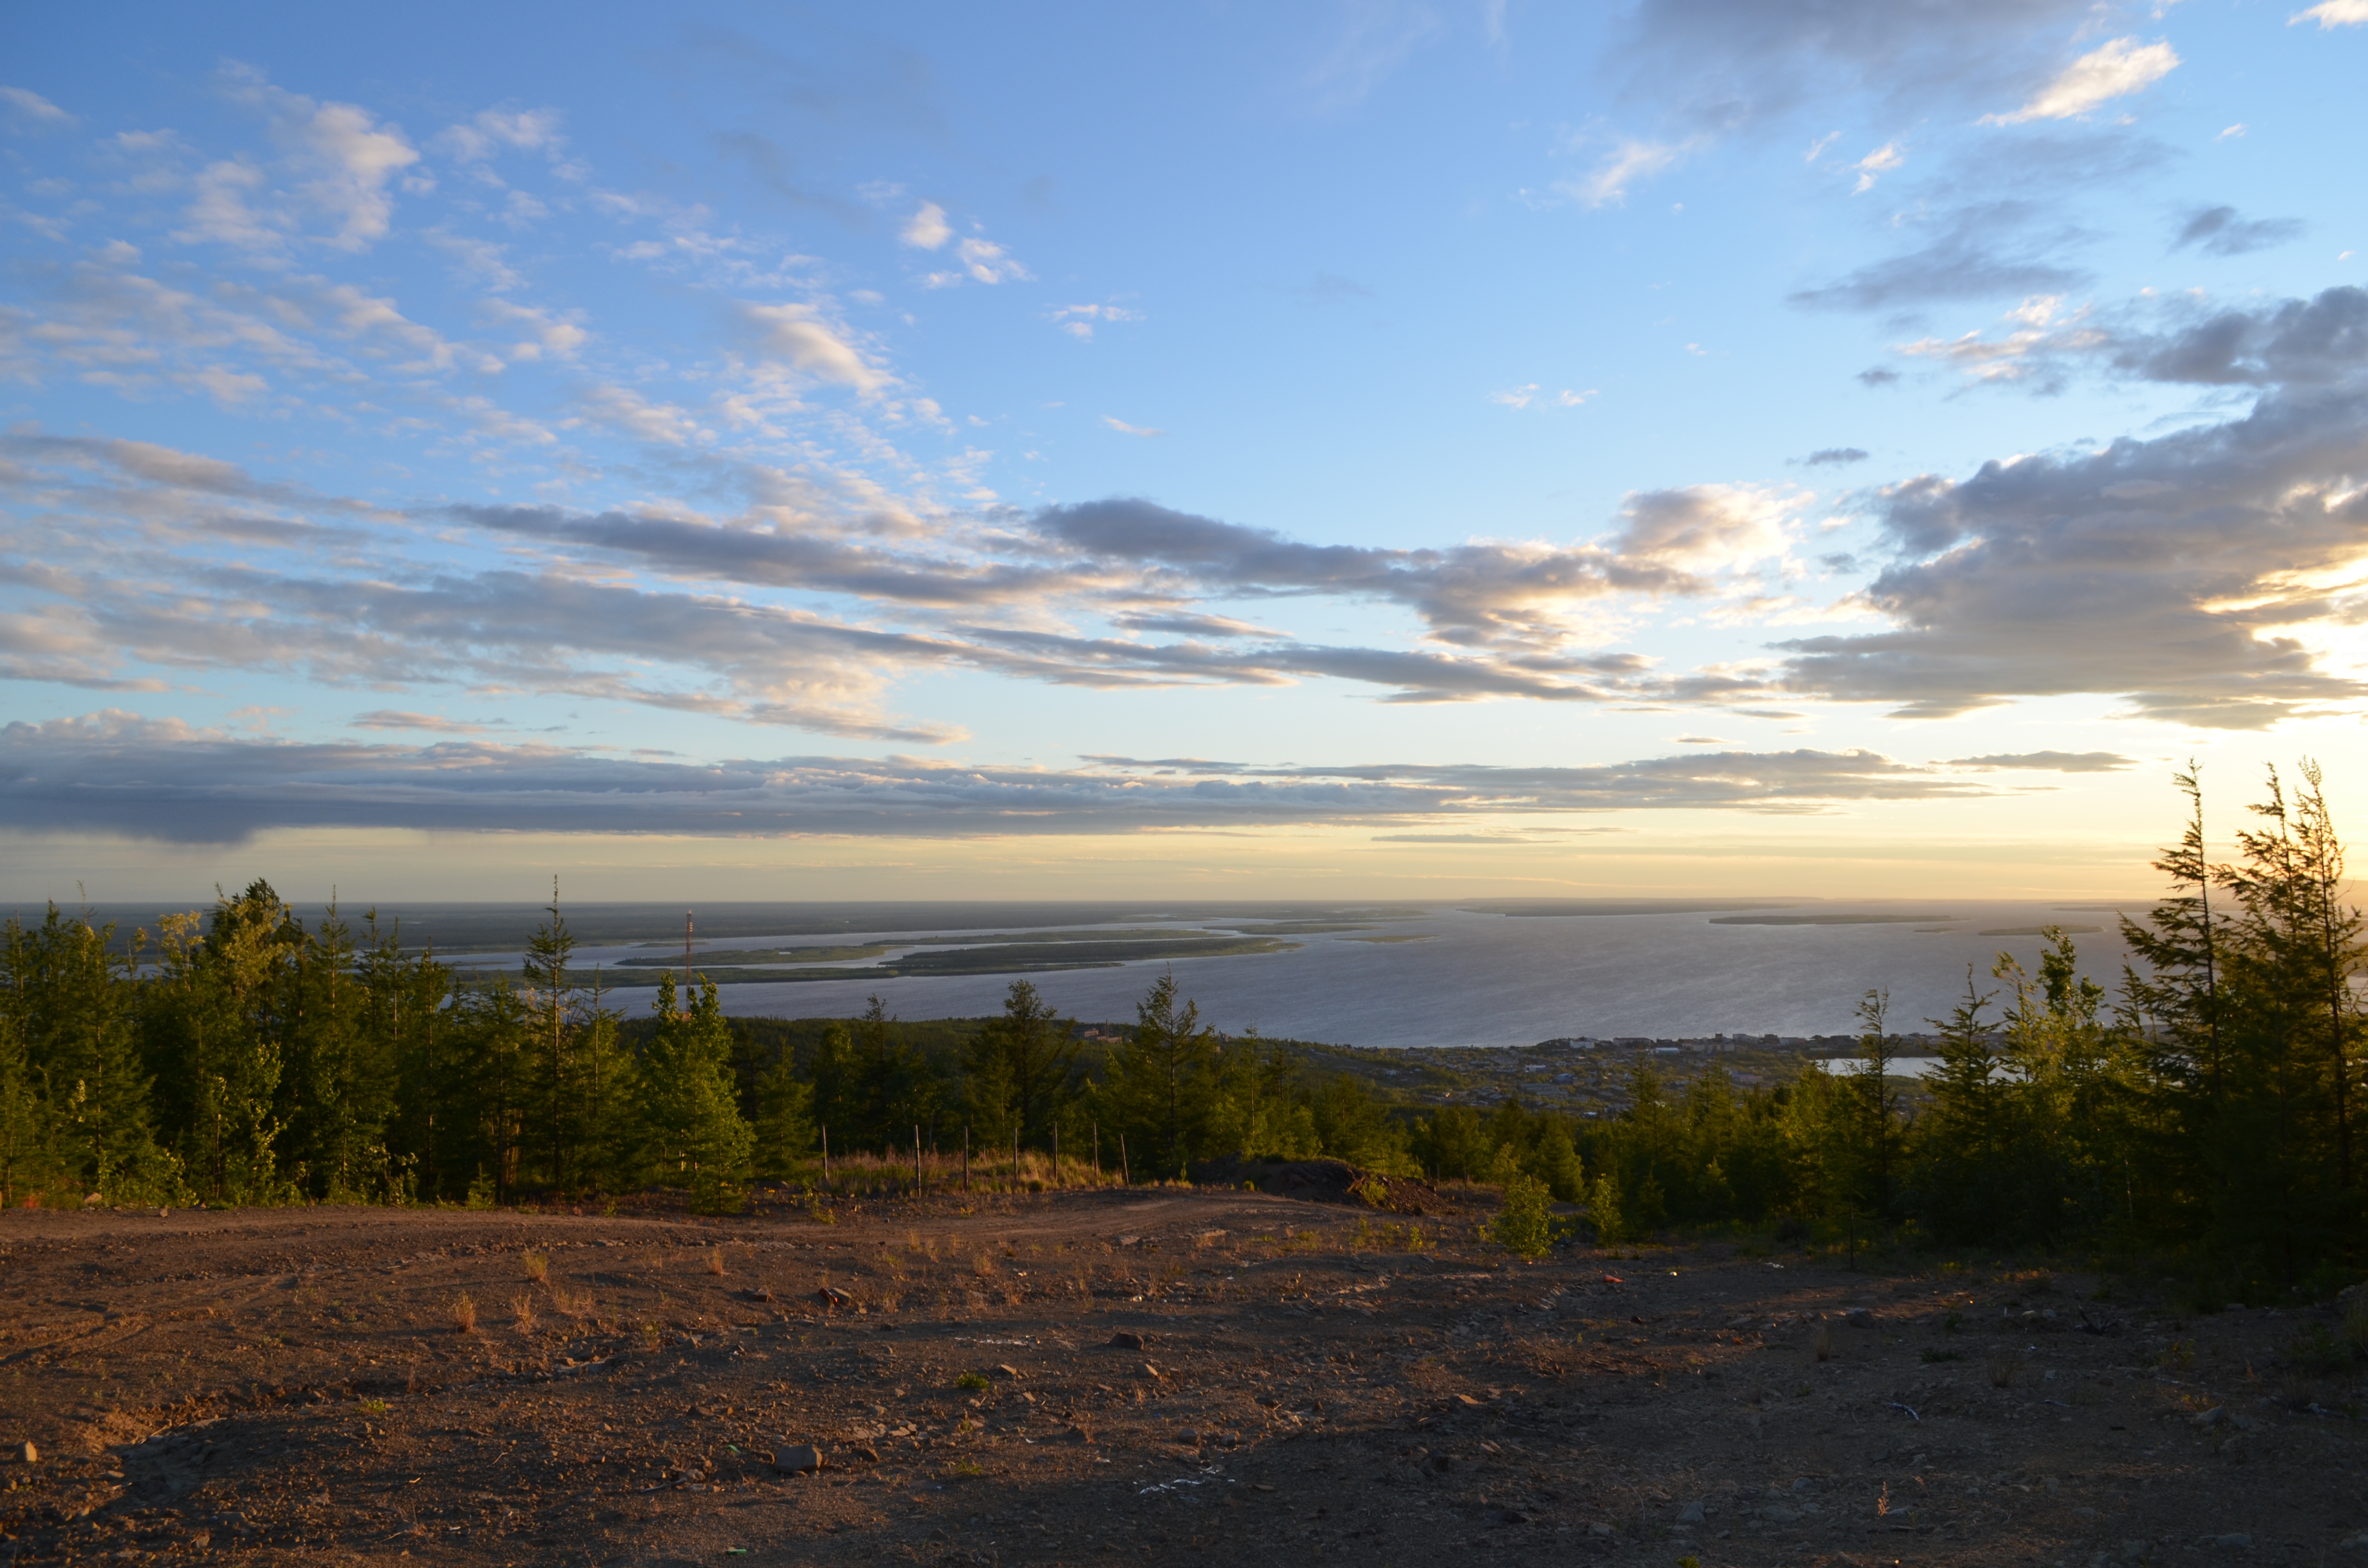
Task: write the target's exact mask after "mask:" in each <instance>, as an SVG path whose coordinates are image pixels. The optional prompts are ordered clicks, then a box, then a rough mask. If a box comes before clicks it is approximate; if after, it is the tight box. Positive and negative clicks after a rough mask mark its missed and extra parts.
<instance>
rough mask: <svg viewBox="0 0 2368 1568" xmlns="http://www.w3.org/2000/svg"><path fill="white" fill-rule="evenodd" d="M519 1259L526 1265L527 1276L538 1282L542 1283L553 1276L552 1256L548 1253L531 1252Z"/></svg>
mask: <svg viewBox="0 0 2368 1568" xmlns="http://www.w3.org/2000/svg"><path fill="white" fill-rule="evenodd" d="M519 1261H521V1262H523V1263H524V1264H525V1265H526V1277H527V1278H529V1279H531V1280H533V1281H534V1282H535V1283H536V1284H538V1285H540V1284H542V1283H543V1282H544V1281H545V1280H547V1279H549V1278H551V1258H550V1257H549V1256H547V1255H546V1254H543V1253H539V1252H530V1253H528V1254H527V1255H526V1256H525V1257H523V1258H522V1259H520V1260H519Z"/></svg>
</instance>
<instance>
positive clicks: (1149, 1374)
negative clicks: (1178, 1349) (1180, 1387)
mask: <svg viewBox="0 0 2368 1568" xmlns="http://www.w3.org/2000/svg"><path fill="white" fill-rule="evenodd" d="M1143 1375H1144V1377H1146V1378H1149V1379H1150V1380H1151V1381H1153V1382H1155V1383H1157V1382H1165V1381H1167V1373H1165V1372H1163V1371H1161V1370H1160V1369H1158V1368H1156V1367H1155V1366H1153V1365H1152V1364H1151V1363H1150V1362H1148V1361H1145V1362H1144V1364H1143Z"/></svg>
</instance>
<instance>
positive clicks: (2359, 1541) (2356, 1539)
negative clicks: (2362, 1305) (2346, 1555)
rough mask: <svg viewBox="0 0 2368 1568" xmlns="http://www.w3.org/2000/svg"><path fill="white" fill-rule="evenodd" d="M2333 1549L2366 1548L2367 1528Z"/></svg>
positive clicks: (2348, 1293) (2350, 1549)
mask: <svg viewBox="0 0 2368 1568" xmlns="http://www.w3.org/2000/svg"><path fill="white" fill-rule="evenodd" d="M2358 1289H2360V1287H2359V1286H2357V1285H2354V1286H2353V1287H2351V1290H2358ZM2351 1290H2346V1291H2344V1292H2343V1295H2345V1296H2348V1295H2350V1294H2351ZM2336 1299H2337V1300H2338V1301H2340V1300H2342V1297H2341V1296H2339V1297H2337V1298H2336ZM2335 1550H2336V1551H2362V1550H2368V1530H2362V1531H2361V1532H2360V1533H2359V1534H2358V1535H2355V1536H2353V1537H2352V1538H2351V1540H2344V1541H2338V1542H2337V1543H2336V1547H2335Z"/></svg>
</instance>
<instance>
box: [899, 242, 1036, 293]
mask: <svg viewBox="0 0 2368 1568" xmlns="http://www.w3.org/2000/svg"><path fill="white" fill-rule="evenodd" d="M954 255H955V256H957V257H958V258H959V259H960V260H961V262H962V269H961V270H960V271H958V272H932V273H930V274H928V276H927V277H925V278H922V279H921V282H922V283H923V284H924V285H925V286H927V287H928V288H931V289H945V288H950V287H951V286H952V285H954V284H956V283H959V282H961V281H962V279H963V278H972V279H973V280H975V281H977V282H980V283H1011V282H1019V281H1023V280H1025V279H1027V278H1030V277H1032V276H1033V274H1031V273H1030V271H1029V270H1028V269H1027V268H1026V267H1022V266H1020V265H1019V262H1017V261H1015V260H1013V259H1012V258H1011V257H1010V256H1008V255H1006V254H1005V252H1004V249H1003V247H1002V246H1001V245H999V244H996V243H995V242H994V241H992V240H982V239H979V238H977V237H976V236H973V237H971V238H969V239H965V240H963V241H962V242H961V243H960V244H956V245H955V246H954Z"/></svg>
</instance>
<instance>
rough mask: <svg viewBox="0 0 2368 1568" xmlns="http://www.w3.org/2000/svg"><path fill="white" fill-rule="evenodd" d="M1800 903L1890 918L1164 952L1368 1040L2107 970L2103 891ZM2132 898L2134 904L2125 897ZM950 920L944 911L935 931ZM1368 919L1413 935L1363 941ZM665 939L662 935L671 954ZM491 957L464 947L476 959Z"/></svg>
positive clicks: (647, 957) (1442, 925)
mask: <svg viewBox="0 0 2368 1568" xmlns="http://www.w3.org/2000/svg"><path fill="white" fill-rule="evenodd" d="M786 907H787V906H785V908H786ZM1796 907H1797V906H1796ZM1025 909H1026V906H1017V907H1008V908H1006V909H1003V910H1000V911H998V912H997V914H998V918H997V920H996V923H995V924H994V926H992V927H991V929H992V930H995V931H998V932H1016V931H1023V930H1026V929H1028V928H1030V924H1031V922H1030V921H1029V920H1028V919H1027V918H1026V917H1025V915H1024V911H1025ZM1816 909H1817V912H1818V913H1817V918H1818V919H1820V920H1831V919H1833V918H1834V917H1835V915H1836V914H1837V913H1838V912H1839V913H1841V914H1844V915H1848V914H1852V913H1863V914H1867V915H1884V916H1887V919H1886V920H1885V921H1884V923H1881V924H1817V925H1808V924H1793V925H1763V924H1731V923H1726V922H1732V921H1734V920H1735V919H1736V918H1737V916H1736V915H1734V914H1733V913H1718V912H1694V913H1686V914H1618V915H1503V914H1483V913H1474V912H1472V911H1469V910H1465V909H1458V908H1455V907H1453V906H1452V905H1446V904H1441V905H1439V906H1437V907H1429V908H1415V909H1410V910H1409V909H1403V908H1402V909H1400V910H1398V911H1396V912H1395V913H1394V917H1393V918H1390V919H1387V920H1385V921H1383V922H1380V923H1377V924H1376V925H1375V926H1372V928H1370V929H1367V930H1361V931H1348V932H1333V933H1322V934H1315V935H1307V936H1299V937H1293V938H1292V939H1294V940H1296V941H1298V942H1299V943H1300V944H1301V946H1300V947H1299V948H1297V949H1295V950H1293V951H1290V952H1284V953H1274V954H1266V955H1259V956H1255V957H1235V958H1208V959H1191V960H1174V961H1173V964H1172V967H1173V969H1174V970H1175V972H1176V977H1177V980H1178V983H1179V984H1180V986H1181V988H1182V991H1183V993H1184V994H1185V995H1187V996H1188V997H1190V998H1191V999H1192V1000H1194V1001H1196V1002H1198V1003H1199V1005H1200V1007H1201V1016H1202V1017H1203V1018H1204V1019H1205V1020H1206V1021H1208V1022H1209V1023H1211V1024H1212V1025H1214V1026H1215V1027H1217V1028H1221V1029H1225V1030H1228V1031H1231V1032H1235V1033H1238V1032H1241V1031H1243V1030H1245V1029H1248V1028H1256V1029H1258V1030H1260V1031H1261V1032H1263V1033H1266V1034H1268V1035H1271V1036H1279V1037H1282V1038H1288V1039H1296V1040H1324V1041H1329V1042H1333V1043H1338V1044H1352V1045H1378V1046H1443V1045H1526V1044H1530V1043H1532V1042H1534V1041H1537V1040H1547V1039H1554V1038H1557V1037H1564V1036H1586V1037H1594V1038H1611V1037H1618V1036H1623V1035H1632V1036H1633V1035H1645V1036H1653V1037H1656V1038H1661V1039H1671V1038H1678V1037H1698V1036H1706V1035H1713V1034H1729V1035H1733V1034H1780V1035H1816V1034H1844V1033H1850V1032H1854V1030H1855V1028H1856V1025H1855V1021H1854V1016H1853V1009H1854V1007H1855V1006H1856V1004H1857V1003H1858V1001H1859V999H1860V997H1861V995H1863V994H1865V993H1866V992H1867V991H1868V990H1869V989H1870V988H1875V987H1888V988H1889V991H1890V994H1891V1027H1892V1028H1894V1029H1896V1030H1899V1031H1903V1032H1912V1031H1915V1030H1918V1029H1921V1028H1924V1027H1925V1020H1926V1019H1928V1018H1937V1017H1941V1016H1942V1015H1943V1014H1944V1013H1945V1012H1946V1011H1947V1010H1948V1009H1949V1008H1950V1007H1951V1006H1953V1005H1954V1004H1955V1003H1956V1002H1957V1001H1959V1000H1960V999H1961V998H1962V997H1963V996H1964V990H1965V983H1966V971H1967V968H1968V966H1971V967H1972V969H1973V971H1974V976H1975V981H1976V983H1978V984H1979V985H1980V987H1981V988H1982V989H1983V990H1986V991H1987V990H1993V989H1996V988H1997V982H1995V981H1993V980H1992V979H1991V978H1990V969H1991V966H1992V964H1993V962H1994V960H1996V959H1997V957H1998V954H1999V953H2000V952H2002V951H2003V952H2007V953H2011V954H2012V955H2014V957H2015V958H2017V959H2018V960H2021V962H2022V964H2023V965H2024V966H2025V968H2026V969H2029V970H2031V971H2033V972H2034V973H2035V972H2036V971H2037V968H2038V959H2039V953H2040V949H2041V948H2042V946H2043V942H2042V939H2041V938H2040V937H2038V936H2037V935H2035V934H2032V935H2023V934H2020V933H2021V932H2026V931H2030V930H2032V928H2035V927H2038V926H2044V925H2049V924H2056V925H2061V926H2065V927H2066V928H2077V927H2080V926H2089V927H2096V928H2097V929H2094V930H2091V931H2088V932H2078V933H2077V934H2076V935H2075V937H2074V939H2075V941H2076V942H2077V943H2078V947H2079V954H2080V965H2081V969H2082V970H2083V971H2085V972H2086V973H2088V974H2089V975H2091V976H2093V977H2095V978H2096V979H2098V980H2100V981H2101V982H2103V983H2105V984H2106V985H2108V986H2109V987H2112V988H2115V989H2118V987H2119V984H2120V977H2121V967H2122V961H2123V947H2122V943H2121V940H2120V937H2119V936H2118V934H2117V931H2116V920H2115V917H2114V914H2113V912H2112V911H2111V910H2109V909H2100V908H2097V907H2094V906H2087V907H2079V906H2066V905H2062V904H2045V903H1991V902H1975V901H1952V900H1924V901H1919V902H1918V903H1913V904H1906V905H1900V904H1868V905H1863V906H1861V905H1848V906H1827V905H1818V906H1816ZM1343 912H1344V913H1346V910H1345V908H1344V911H1343ZM1057 913H1058V914H1068V915H1074V914H1075V913H1076V912H1075V911H1062V912H1057ZM1130 913H1131V918H1132V919H1133V920H1148V919H1157V918H1159V917H1160V916H1161V915H1162V914H1163V913H1166V912H1163V911H1162V910H1160V909H1159V908H1158V907H1157V906H1150V905H1146V906H1143V907H1141V908H1140V909H1139V910H1136V911H1133V912H1130ZM1177 913H1178V914H1181V913H1182V912H1177ZM1291 913H1292V915H1295V916H1299V917H1302V918H1304V917H1305V916H1306V915H1309V914H1311V913H1312V911H1311V910H1310V909H1309V906H1306V905H1300V906H1297V907H1296V908H1294V909H1293V910H1292V912H1291ZM2131 913H2133V914H2135V913H2138V909H2137V906H2135V905H2133V906H2132V908H2131ZM1769 914H1770V915H1780V914H1781V912H1769ZM1903 915H1907V916H1916V917H1921V916H1943V917H1946V918H1945V919H1936V920H1924V919H1920V918H1918V919H1905V920H1903V919H1902V918H1900V917H1901V916H1903ZM1188 917H1189V918H1190V919H1191V920H1192V921H1193V923H1194V924H1197V925H1201V926H1206V927H1209V928H1212V929H1215V928H1222V927H1223V926H1224V925H1225V924H1226V922H1225V921H1224V920H1222V919H1211V918H1208V917H1207V915H1205V913H1202V912H1193V913H1192V914H1190V915H1189V916H1188ZM1757 917H1758V916H1750V915H1747V916H1745V918H1757ZM1782 917H1788V918H1789V917H1794V916H1791V915H1783V916H1782ZM677 919H678V917H677ZM1037 924H1039V925H1040V927H1042V926H1053V925H1058V926H1061V928H1063V929H1069V930H1075V929H1077V928H1079V927H1078V926H1077V924H1076V922H1075V921H1074V920H1061V919H1057V918H1053V919H1047V920H1044V921H1042V922H1040V923H1037ZM964 925H967V922H965V923H964ZM782 926H783V930H784V932H788V931H794V930H795V929H796V928H797V923H795V922H791V921H787V920H785V921H783V922H782ZM741 929H742V931H743V932H745V933H746V934H735V935H734V937H732V938H731V939H730V940H729V941H728V942H722V943H719V945H721V946H728V947H731V948H734V949H746V948H755V947H762V946H764V945H765V941H766V937H765V936H764V935H763V934H761V933H757V932H755V931H753V930H750V928H749V923H748V922H746V921H744V922H743V925H742V927H741ZM808 929H809V930H811V927H808ZM962 929H963V926H946V927H941V928H939V933H937V934H951V933H958V932H960V931H961V930H962ZM973 929H975V927H973ZM1985 933H1993V934H1988V935H1986V934H1985ZM871 934H872V933H868V932H865V931H863V930H860V929H845V928H843V927H842V928H840V929H838V930H835V931H834V932H833V934H832V935H831V936H830V937H828V938H827V939H828V940H831V941H834V942H858V941H861V940H864V939H865V938H866V937H867V936H870V935H871ZM922 934H930V933H924V932H921V931H918V930H916V926H915V925H914V924H913V923H912V922H911V920H910V919H909V916H908V917H907V918H905V919H900V920H898V921H897V922H895V923H894V925H893V926H892V927H891V928H889V929H886V930H883V931H881V932H879V933H878V935H880V936H882V937H884V938H885V939H888V940H892V941H894V940H903V941H910V940H911V939H912V938H913V937H915V936H916V935H922ZM1370 937H1399V938H1405V937H1414V938H1417V939H1416V940H1394V941H1387V942H1377V941H1372V940H1366V939H1360V938H1370ZM791 939H792V940H795V941H798V942H814V941H816V940H819V939H823V938H818V937H814V936H812V935H804V936H797V937H792V938H791ZM666 953H667V948H666V943H665V942H664V941H663V940H658V941H653V942H650V943H649V944H648V945H646V946H643V945H630V946H629V945H603V946H598V947H586V948H584V949H579V951H578V954H577V959H578V961H579V962H582V963H594V962H618V961H626V962H632V963H635V964H637V965H641V966H646V965H649V964H651V963H653V962H657V963H664V962H666V961H668V958H667V957H666V956H662V955H665V954H666ZM679 953H680V946H679V940H678V939H677V941H676V944H675V946H674V948H673V949H672V955H673V957H674V959H675V961H679ZM499 957H500V955H493V954H486V955H480V956H479V959H478V960H477V961H497V960H498V959H499ZM458 961H460V962H462V963H463V964H466V963H468V962H470V961H471V960H469V959H461V960H458ZM1168 967H1171V966H1170V965H1169V964H1168V963H1167V962H1165V961H1154V962H1150V963H1130V964H1126V965H1122V966H1120V967H1117V968H1110V969H1087V970H1067V971H1047V972H1041V973H1036V974H1032V975H1030V976H1029V977H1028V978H1029V979H1030V980H1031V981H1032V982H1033V983H1034V984H1035V985H1036V987H1037V989H1038V990H1040V991H1041V992H1042V993H1043V994H1044V996H1045V997H1046V999H1047V1000H1049V1001H1050V1002H1051V1003H1052V1004H1053V1006H1055V1007H1057V1008H1059V1009H1060V1010H1062V1011H1063V1012H1064V1013H1066V1014H1068V1015H1070V1016H1071V1017H1076V1018H1080V1019H1085V1020H1088V1021H1126V1020H1131V1019H1132V1018H1133V1015H1134V1004H1135V1003H1136V1001H1137V1000H1139V999H1140V998H1141V997H1142V995H1143V994H1144V991H1145V990H1146V989H1147V988H1148V987H1149V986H1150V984H1151V983H1152V982H1153V980H1154V979H1156V976H1157V975H1158V973H1159V971H1161V970H1163V969H1166V968H1168ZM1012 978H1013V977H1012V976H1009V975H976V976H949V977H937V976H931V977H926V978H898V977H893V976H891V977H883V978H880V979H876V980H866V979H857V980H834V981H814V982H797V983H734V984H729V985H725V986H723V988H722V995H723V1006H724V1010H725V1011H726V1012H728V1013H732V1014H736V1015H770V1016H776V1017H847V1016H849V1015H851V1014H854V1013H857V1012H860V1010H861V1009H862V1007H863V1006H864V1004H865V1001H866V999H867V998H868V997H869V996H870V995H871V994H874V993H877V994H879V996H880V997H881V998H882V1001H884V1002H885V1003H886V1004H887V1006H888V1009H889V1011H890V1012H891V1013H893V1014H894V1015H896V1016H897V1017H905V1018H934V1017H973V1016H976V1015H979V1014H983V1013H991V1012H994V1011H996V1010H998V1008H999V1007H1000V1006H1001V1004H1002V1000H1003V996H1004V994H1005V992H1006V990H1007V988H1008V986H1009V985H1010V983H1011V980H1012ZM648 997H649V993H648V992H646V991H632V990H627V991H620V992H618V993H616V994H615V1000H616V1001H617V1002H618V1003H619V1004H620V1005H621V1006H624V1007H626V1008H628V1009H639V1008H643V1007H646V1006H648Z"/></svg>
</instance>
